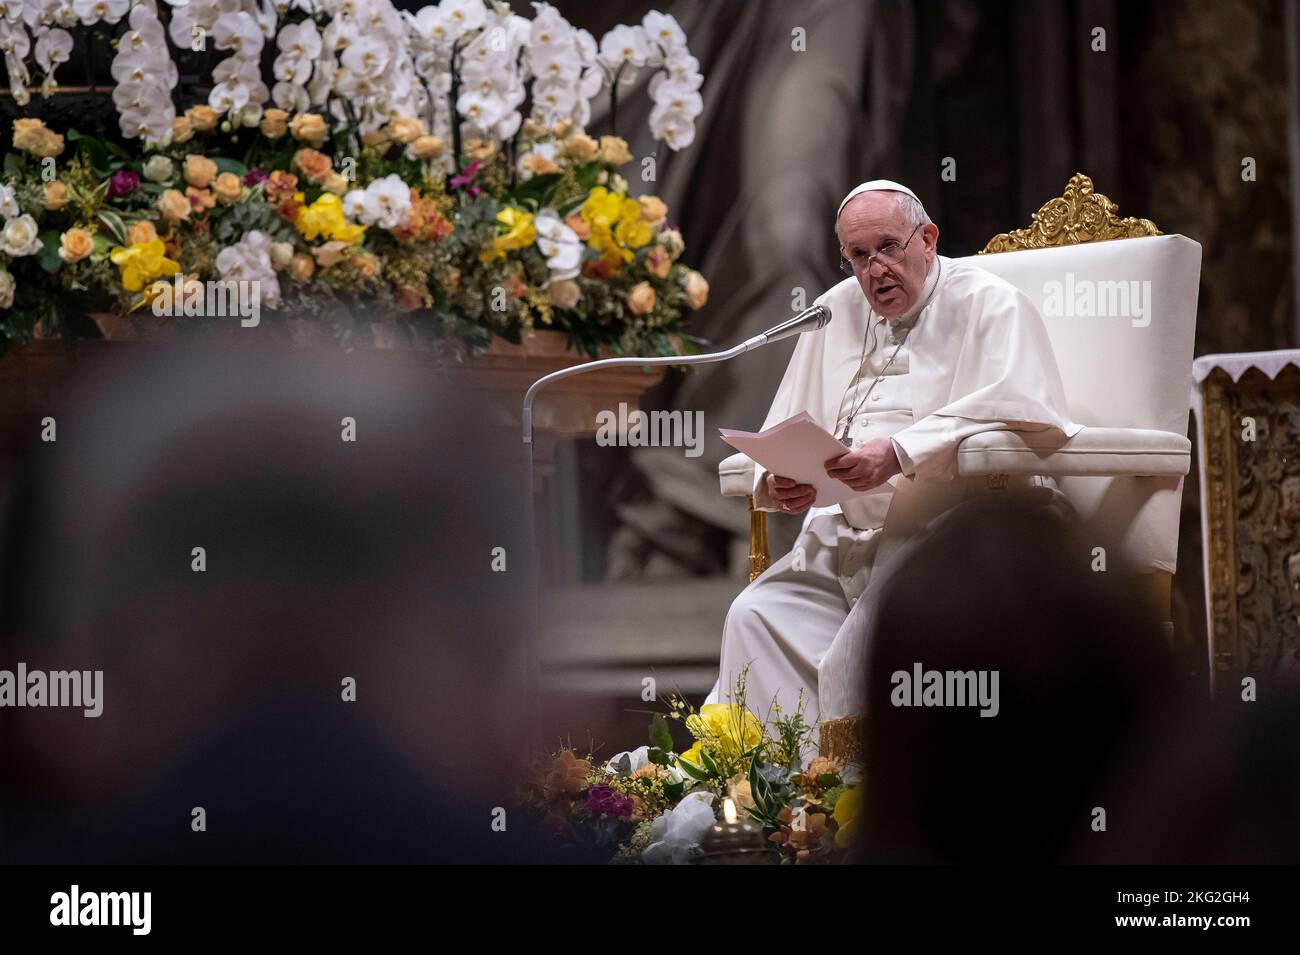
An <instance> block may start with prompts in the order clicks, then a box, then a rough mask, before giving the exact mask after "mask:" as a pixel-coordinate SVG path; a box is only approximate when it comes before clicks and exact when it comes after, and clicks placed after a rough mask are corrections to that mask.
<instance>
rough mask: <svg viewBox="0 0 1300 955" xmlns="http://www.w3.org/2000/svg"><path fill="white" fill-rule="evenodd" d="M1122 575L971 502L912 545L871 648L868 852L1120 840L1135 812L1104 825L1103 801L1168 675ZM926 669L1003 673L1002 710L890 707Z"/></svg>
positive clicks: (968, 850) (1042, 531)
mask: <svg viewBox="0 0 1300 955" xmlns="http://www.w3.org/2000/svg"><path fill="white" fill-rule="evenodd" d="M1122 576H1123V575H1122V573H1121V572H1119V571H1118V569H1117V568H1115V567H1114V561H1113V560H1112V565H1111V570H1110V571H1108V572H1106V573H1094V572H1093V571H1092V570H1091V553H1090V547H1089V546H1087V545H1086V543H1085V541H1084V539H1083V538H1080V537H1076V536H1074V535H1072V534H1071V533H1069V532H1068V531H1067V530H1066V527H1065V525H1064V524H1062V523H1061V522H1060V520H1059V519H1058V518H1056V517H1054V516H1052V515H1050V514H1048V513H1047V512H1044V511H1041V510H1034V509H1029V508H1023V507H1018V506H1015V505H1001V506H1000V505H995V504H990V503H980V504H970V505H966V506H963V507H961V508H959V509H957V511H955V512H954V513H953V514H952V515H951V516H950V517H949V518H948V519H947V520H945V521H944V522H942V523H941V525H940V526H938V527H937V528H936V529H935V531H934V532H933V533H932V535H931V536H929V537H928V538H926V539H925V540H923V541H921V542H920V543H918V544H917V545H916V547H915V549H914V550H913V551H912V552H911V553H910V554H909V556H907V557H906V558H905V561H904V563H903V565H902V566H901V567H900V569H899V570H898V572H897V574H895V575H893V576H891V578H890V584H889V585H888V586H887V588H886V590H885V592H884V593H883V595H882V598H881V603H880V607H879V613H878V617H877V624H876V628H875V630H874V635H873V640H872V647H871V652H870V663H869V670H868V674H869V676H868V687H867V695H868V701H869V702H868V718H867V721H866V731H865V732H866V739H865V741H864V746H865V751H866V762H867V765H866V771H865V772H866V787H867V789H866V796H867V798H866V806H867V811H866V825H865V826H864V827H863V834H864V838H863V840H862V842H861V845H860V849H861V850H862V857H863V858H864V859H865V860H867V861H898V862H943V863H967V862H986V863H987V862H988V861H990V860H995V859H996V860H998V861H1023V862H1031V863H1032V862H1060V861H1066V860H1068V859H1071V858H1074V857H1076V856H1077V855H1078V854H1079V853H1080V852H1081V851H1082V850H1083V849H1084V848H1085V847H1086V846H1087V841H1088V840H1089V839H1097V840H1105V841H1106V842H1107V844H1109V845H1123V840H1124V838H1125V836H1124V833H1123V830H1124V829H1125V824H1124V821H1123V820H1117V819H1116V818H1115V816H1114V814H1111V816H1110V817H1109V819H1108V820H1107V824H1108V832H1106V833H1097V832H1094V831H1093V829H1092V825H1093V822H1094V818H1095V816H1094V809H1095V808H1097V807H1101V808H1103V809H1104V808H1106V806H1107V805H1108V803H1107V801H1106V800H1107V798H1108V792H1109V787H1110V785H1111V783H1112V780H1113V779H1114V774H1115V772H1116V771H1117V768H1118V767H1119V766H1120V765H1121V764H1123V763H1124V762H1125V761H1126V760H1127V758H1128V757H1127V753H1126V747H1127V744H1128V743H1129V742H1130V741H1131V737H1132V735H1133V734H1134V733H1135V732H1136V731H1137V730H1138V729H1139V728H1140V727H1142V726H1144V725H1145V723H1146V721H1147V720H1148V718H1150V717H1151V716H1152V715H1153V714H1156V713H1159V712H1163V709H1164V707H1166V706H1167V705H1168V703H1169V699H1170V697H1169V694H1170V692H1171V688H1172V676H1173V670H1172V661H1171V657H1170V653H1169V651H1168V648H1167V647H1166V645H1165V641H1164V638H1163V636H1162V634H1161V633H1160V630H1159V628H1158V626H1157V625H1156V623H1155V621H1154V620H1153V618H1152V617H1151V616H1150V615H1149V614H1148V613H1147V611H1146V609H1145V607H1144V605H1143V604H1142V602H1141V601H1139V600H1138V599H1136V597H1135V595H1134V594H1133V593H1132V592H1130V591H1128V590H1126V589H1125V587H1124V586H1123V585H1122V582H1121V578H1122ZM929 671H938V672H939V673H940V674H948V673H967V672H970V671H974V673H976V674H979V673H983V674H985V675H986V676H988V677H989V678H988V679H987V680H986V685H987V686H989V687H992V686H993V685H994V684H993V683H992V679H991V675H992V674H994V673H996V678H997V682H996V691H997V699H996V715H989V716H981V708H980V707H979V706H973V705H967V706H957V705H946V706H925V705H922V706H904V705H895V704H896V703H897V702H899V701H900V699H902V700H907V699H910V698H911V697H910V696H909V695H907V694H905V695H904V696H902V697H901V698H900V697H899V695H898V694H899V693H900V692H902V691H900V689H899V687H900V686H901V685H902V684H903V679H902V678H901V677H895V676H894V675H895V674H897V673H905V674H907V678H908V680H911V679H912V678H913V677H914V676H915V675H916V674H918V673H921V674H923V673H927V672H929ZM922 682H923V681H922ZM944 685H945V686H946V685H947V678H946V676H945V684H944ZM956 685H957V684H956V682H954V684H953V686H954V687H955V686H956ZM908 691H909V693H911V692H919V690H917V691H912V690H911V687H910V685H909V686H908ZM916 699H917V700H919V699H921V698H920V697H919V696H918V697H916ZM935 699H942V700H944V701H945V702H948V703H950V704H951V703H953V702H957V700H956V698H955V697H954V696H952V695H949V696H943V697H935ZM984 709H985V710H991V709H992V707H987V706H986V707H984ZM1102 855H1103V856H1104V855H1105V853H1102Z"/></svg>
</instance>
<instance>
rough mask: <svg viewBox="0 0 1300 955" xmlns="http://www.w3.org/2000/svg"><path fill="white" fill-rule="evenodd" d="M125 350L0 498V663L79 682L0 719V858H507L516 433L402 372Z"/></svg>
mask: <svg viewBox="0 0 1300 955" xmlns="http://www.w3.org/2000/svg"><path fill="white" fill-rule="evenodd" d="M139 351H140V354H139V355H138V356H137V357H136V358H134V359H119V360H114V361H111V362H110V361H108V360H105V366H106V367H105V368H104V369H103V373H102V374H99V375H92V376H89V380H82V381H81V382H80V383H79V387H78V388H77V389H76V390H75V392H74V393H73V394H72V395H71V396H70V398H69V401H68V402H67V403H66V404H65V406H64V407H63V409H62V410H61V411H60V412H58V413H57V415H56V417H57V422H58V441H57V442H56V443H54V444H51V445H46V446H43V447H42V448H41V449H39V450H38V451H36V452H34V454H33V455H32V467H31V468H30V469H29V471H28V473H27V475H26V478H25V480H24V481H23V482H22V483H21V485H20V488H19V490H18V491H17V492H16V494H15V495H14V496H13V508H12V510H11V520H10V521H9V524H8V533H7V534H6V546H5V555H4V558H3V561H4V564H3V571H4V579H5V603H6V605H7V607H8V615H7V616H8V619H7V621H6V627H5V631H6V632H7V638H6V640H5V649H6V651H7V652H6V653H5V654H4V656H5V657H6V663H5V665H7V666H12V664H13V662H14V661H17V660H23V661H25V662H26V663H27V665H28V666H29V667H30V668H36V667H44V668H48V669H59V668H68V669H73V668H75V669H82V670H93V669H101V670H103V671H104V711H103V715H102V716H101V717H99V718H98V719H86V718H84V717H82V715H81V713H80V711H75V712H69V711H56V710H21V711H19V710H15V711H10V714H12V715H13V717H14V718H13V719H12V720H8V721H7V722H8V726H9V732H8V733H7V734H6V737H5V741H4V743H5V749H6V752H5V762H6V764H7V766H8V767H9V769H8V771H7V772H6V774H5V776H6V777H7V778H6V779H5V783H4V785H5V803H6V805H7V806H8V810H7V811H6V812H5V813H4V818H3V825H4V831H3V832H2V833H0V838H2V839H3V840H5V842H6V843H7V846H8V848H9V849H10V851H11V852H12V853H13V854H14V857H18V858H27V859H33V860H37V861H44V860H66V861H205V860H211V861H253V862H259V861H284V862H312V861H436V860H439V859H443V860H457V859H484V860H491V859H507V858H512V857H520V856H524V857H526V856H527V855H528V853H529V852H530V851H532V850H531V849H529V848H527V847H526V846H525V845H524V844H523V843H522V842H520V841H517V840H516V841H514V842H512V839H513V836H512V835H510V834H508V833H507V834H502V833H498V832H494V831H493V830H492V827H491V823H492V812H493V809H494V808H495V807H498V806H507V805H509V803H510V797H511V795H512V792H513V786H514V783H515V781H516V779H517V776H516V775H515V772H514V765H515V763H516V758H517V757H520V756H522V755H523V747H524V745H525V743H526V740H527V737H526V733H525V729H524V726H523V724H522V722H521V721H522V719H523V718H524V717H525V715H526V714H525V710H524V708H523V707H522V706H521V705H520V701H521V699H522V683H521V677H522V672H521V660H522V651H523V643H522V641H523V634H524V633H525V630H526V626H527V619H528V618H527V616H526V613H525V608H526V603H525V593H526V580H525V574H526V572H527V562H526V558H525V550H524V543H523V541H524V538H523V536H522V534H523V516H522V513H523V512H522V505H523V498H522V495H521V494H520V488H521V487H522V484H523V475H522V469H521V468H519V463H520V462H519V456H518V455H519V452H518V443H517V439H516V440H515V441H510V440H509V439H510V435H509V433H508V432H502V431H501V430H499V429H498V428H497V426H496V425H495V423H494V422H492V421H490V420H489V416H488V413H487V412H486V411H485V410H484V409H483V408H482V407H481V405H479V404H477V403H476V402H475V401H474V400H472V399H470V398H467V397H465V396H462V395H458V394H455V393H452V392H451V391H450V390H449V389H446V388H442V387H438V386H436V384H435V383H434V382H435V381H436V379H437V374H438V373H437V371H436V370H434V369H432V368H430V367H429V366H428V365H426V364H421V363H419V362H417V361H415V360H414V359H413V358H412V357H411V356H409V355H406V356H403V355H383V354H374V353H371V354H367V353H354V354H350V355H347V354H340V353H331V352H309V351H291V350H277V349H263V348H261V347H241V348H233V347H226V348H215V349H209V350H203V349H200V348H198V347H188V348H175V347H170V346H168V347H158V346H140V347H139ZM349 429H351V435H349ZM349 437H351V438H353V439H351V440H350V439H349ZM498 547H500V548H504V551H502V552H497V553H500V554H502V555H503V556H504V560H505V561H506V564H505V567H506V570H505V571H504V572H499V571H494V570H493V566H492V561H493V555H494V549H495V548H498ZM196 548H202V552H201V556H202V560H203V562H204V565H205V566H204V569H202V570H196V567H197V566H198V564H197V561H198V559H199V555H200V552H199V551H196V550H195V549H196ZM349 685H350V686H352V687H354V695H355V701H352V700H349V699H346V698H345V697H346V695H347V694H348V687H349ZM194 807H203V808H204V809H205V811H206V816H207V831H206V832H203V833H195V832H193V831H192V829H191V819H192V809H193V808H194ZM507 828H508V827H507Z"/></svg>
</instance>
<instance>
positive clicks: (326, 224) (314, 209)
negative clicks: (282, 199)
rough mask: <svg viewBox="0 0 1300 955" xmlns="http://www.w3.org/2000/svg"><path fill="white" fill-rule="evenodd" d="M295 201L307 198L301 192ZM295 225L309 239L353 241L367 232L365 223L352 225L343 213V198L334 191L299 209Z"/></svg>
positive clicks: (323, 194)
mask: <svg viewBox="0 0 1300 955" xmlns="http://www.w3.org/2000/svg"><path fill="white" fill-rule="evenodd" d="M293 198H294V201H296V202H300V203H301V202H303V201H304V200H305V199H306V196H304V195H303V194H302V193H301V192H299V193H296V194H295V195H294V197H293ZM293 224H294V226H295V227H296V228H297V229H298V231H299V232H301V233H302V237H303V238H304V239H306V240H307V241H309V242H310V241H313V240H315V239H319V238H324V239H327V240H330V241H338V242H347V243H349V244H350V243H353V242H356V241H357V240H358V239H360V238H361V237H362V236H363V235H364V234H365V232H366V227H365V226H363V225H352V224H351V223H349V222H348V220H347V217H346V216H345V215H343V200H341V199H340V198H339V197H338V196H336V195H335V194H334V193H332V192H325V193H321V195H320V198H318V199H317V200H316V201H315V202H313V203H312V204H311V205H309V206H307V205H304V206H302V207H301V208H299V210H298V217H297V218H296V219H295V220H294V223H293Z"/></svg>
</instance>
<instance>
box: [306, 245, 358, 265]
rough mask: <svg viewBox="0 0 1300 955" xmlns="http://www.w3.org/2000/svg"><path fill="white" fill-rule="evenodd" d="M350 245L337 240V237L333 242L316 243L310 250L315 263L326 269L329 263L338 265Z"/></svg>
mask: <svg viewBox="0 0 1300 955" xmlns="http://www.w3.org/2000/svg"><path fill="white" fill-rule="evenodd" d="M349 248H351V246H350V245H349V244H348V243H347V242H339V241H338V240H337V239H336V240H334V241H333V242H326V243H325V244H324V245H318V246H316V248H314V249H312V250H311V254H312V255H313V256H314V257H315V258H316V264H317V265H319V266H320V267H321V268H323V269H328V268H329V267H330V266H331V265H338V264H339V262H340V261H341V260H342V259H343V253H344V252H346V251H347V250H348V249H349Z"/></svg>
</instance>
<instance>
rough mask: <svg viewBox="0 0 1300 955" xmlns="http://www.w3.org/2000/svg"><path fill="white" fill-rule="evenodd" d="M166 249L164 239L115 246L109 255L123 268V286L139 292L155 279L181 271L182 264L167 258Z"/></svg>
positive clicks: (128, 289)
mask: <svg viewBox="0 0 1300 955" xmlns="http://www.w3.org/2000/svg"><path fill="white" fill-rule="evenodd" d="M164 249H165V247H164V246H163V241H162V239H154V240H153V241H152V242H142V243H140V244H138V245H127V246H122V245H119V246H117V247H115V248H114V249H113V251H111V252H110V253H109V256H108V257H109V258H110V259H112V260H113V264H114V265H116V266H117V267H118V269H120V270H121V273H122V288H124V289H126V290H127V291H128V292H138V291H140V290H141V289H142V288H144V287H145V284H146V283H148V282H152V281H153V280H154V279H157V278H162V277H163V276H167V275H175V274H176V273H177V272H179V271H180V270H181V267H180V264H179V263H177V262H173V261H172V260H171V259H169V258H167V256H166V255H165V254H164Z"/></svg>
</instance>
